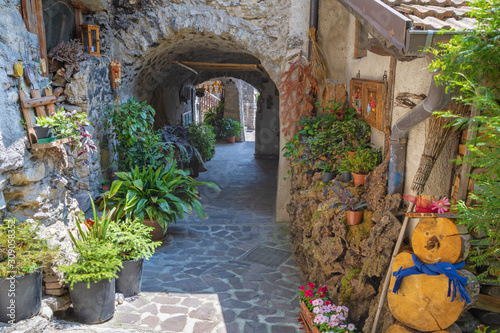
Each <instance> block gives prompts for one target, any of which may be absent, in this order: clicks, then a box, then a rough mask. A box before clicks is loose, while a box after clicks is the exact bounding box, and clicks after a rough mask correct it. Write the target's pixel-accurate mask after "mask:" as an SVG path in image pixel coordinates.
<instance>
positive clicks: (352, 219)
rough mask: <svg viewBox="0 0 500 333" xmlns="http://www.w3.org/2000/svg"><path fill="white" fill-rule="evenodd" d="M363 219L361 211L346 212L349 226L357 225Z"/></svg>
mask: <svg viewBox="0 0 500 333" xmlns="http://www.w3.org/2000/svg"><path fill="white" fill-rule="evenodd" d="M362 218H363V211H362V210H361V211H353V210H348V211H347V224H349V225H358V224H359V223H360V222H361V219H362Z"/></svg>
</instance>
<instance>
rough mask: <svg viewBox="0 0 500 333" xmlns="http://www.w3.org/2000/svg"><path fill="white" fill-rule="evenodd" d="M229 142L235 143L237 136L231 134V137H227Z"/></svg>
mask: <svg viewBox="0 0 500 333" xmlns="http://www.w3.org/2000/svg"><path fill="white" fill-rule="evenodd" d="M227 142H228V143H235V142H236V137H235V136H230V137H229V138H227Z"/></svg>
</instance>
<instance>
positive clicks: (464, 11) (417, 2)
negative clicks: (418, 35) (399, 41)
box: [382, 0, 476, 30]
mask: <svg viewBox="0 0 500 333" xmlns="http://www.w3.org/2000/svg"><path fill="white" fill-rule="evenodd" d="M382 2H384V3H385V4H387V5H389V6H390V7H392V8H394V9H395V10H397V11H398V12H400V13H401V14H403V15H405V16H406V17H408V18H410V19H411V20H412V21H413V27H414V29H417V30H441V29H455V30H467V29H472V28H474V25H475V23H476V20H474V19H472V18H470V17H469V16H468V13H469V11H471V9H472V8H471V7H469V6H468V2H467V1H466V0H382Z"/></svg>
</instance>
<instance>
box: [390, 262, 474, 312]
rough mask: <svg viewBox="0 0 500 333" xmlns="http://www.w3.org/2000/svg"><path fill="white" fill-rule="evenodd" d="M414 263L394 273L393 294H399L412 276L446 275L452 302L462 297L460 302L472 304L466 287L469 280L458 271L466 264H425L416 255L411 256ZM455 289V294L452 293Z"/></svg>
mask: <svg viewBox="0 0 500 333" xmlns="http://www.w3.org/2000/svg"><path fill="white" fill-rule="evenodd" d="M411 257H412V259H413V263H414V264H415V266H412V267H408V268H405V269H403V267H400V268H399V270H398V271H397V272H394V273H392V275H394V276H395V277H396V282H395V283H394V288H393V289H392V292H393V293H395V294H397V293H398V289H399V287H400V286H401V282H402V281H403V278H404V277H406V276H410V275H418V274H427V275H441V274H444V275H446V277H447V278H448V296H447V297H450V295H451V302H453V301H454V300H455V296H456V295H457V291H458V294H459V295H460V301H464V300H465V302H467V303H470V299H469V295H468V294H467V290H466V289H465V286H466V285H467V281H468V279H467V278H466V277H463V276H460V275H459V274H458V272H457V269H461V268H463V267H464V266H465V262H461V263H460V264H455V265H452V264H450V263H449V262H438V263H436V264H424V263H423V262H422V261H420V259H418V257H417V256H416V255H415V254H412V255H411ZM452 288H453V293H452Z"/></svg>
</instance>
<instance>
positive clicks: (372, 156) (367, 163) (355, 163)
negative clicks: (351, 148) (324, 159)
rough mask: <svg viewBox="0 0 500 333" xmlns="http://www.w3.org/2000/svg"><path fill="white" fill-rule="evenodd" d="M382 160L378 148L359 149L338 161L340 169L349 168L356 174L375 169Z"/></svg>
mask: <svg viewBox="0 0 500 333" xmlns="http://www.w3.org/2000/svg"><path fill="white" fill-rule="evenodd" d="M381 160H382V152H381V150H380V149H373V148H368V149H359V150H358V151H357V152H356V154H348V155H347V156H346V157H344V158H343V159H342V160H341V161H340V165H341V169H342V170H344V171H345V170H349V171H351V172H353V173H357V174H363V175H365V174H368V173H369V172H371V171H373V170H375V168H376V167H377V165H378V164H380V162H381Z"/></svg>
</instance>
